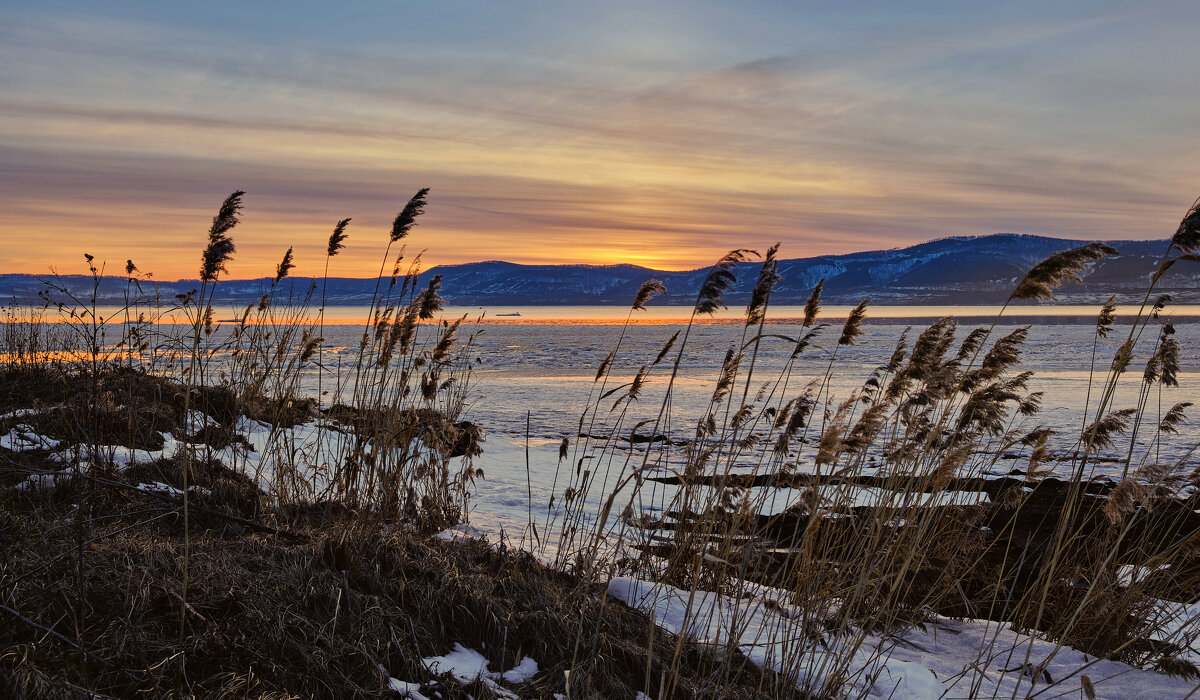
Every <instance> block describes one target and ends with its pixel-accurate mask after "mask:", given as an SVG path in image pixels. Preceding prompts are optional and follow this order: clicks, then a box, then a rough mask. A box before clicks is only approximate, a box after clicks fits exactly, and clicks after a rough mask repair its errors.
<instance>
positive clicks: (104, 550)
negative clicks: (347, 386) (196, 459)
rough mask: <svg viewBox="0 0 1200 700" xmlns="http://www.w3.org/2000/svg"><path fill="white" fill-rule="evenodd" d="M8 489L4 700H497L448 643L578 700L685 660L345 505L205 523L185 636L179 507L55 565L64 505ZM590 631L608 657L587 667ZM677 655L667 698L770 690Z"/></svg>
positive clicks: (471, 550) (631, 621) (130, 496)
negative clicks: (418, 691) (459, 669)
mask: <svg viewBox="0 0 1200 700" xmlns="http://www.w3.org/2000/svg"><path fill="white" fill-rule="evenodd" d="M11 495H12V494H11V492H6V494H5V498H4V499H3V500H2V501H0V525H2V526H3V528H2V530H0V531H2V532H4V533H5V534H4V535H3V536H0V546H3V551H2V554H3V561H4V562H5V568H4V570H3V576H2V577H0V605H3V606H5V609H4V610H0V616H4V617H5V618H6V620H5V624H3V625H0V648H2V649H4V650H5V651H4V652H3V653H2V654H0V694H6V695H8V696H11V697H22V696H24V697H55V696H73V695H74V694H75V693H76V692H79V691H82V690H84V689H86V691H88V692H93V693H99V694H102V695H106V696H116V697H132V696H137V695H139V694H146V695H149V696H154V697H157V696H163V695H171V694H174V693H182V694H186V695H195V696H203V697H394V695H393V694H392V691H390V690H388V688H387V681H388V677H394V678H399V679H402V680H405V681H408V682H412V683H427V684H432V683H436V684H438V685H437V690H439V691H440V692H441V693H442V697H445V698H463V697H467V695H468V694H470V695H473V696H474V697H491V695H490V692H491V691H489V690H488V689H486V688H485V687H484V686H482V685H480V684H475V685H468V686H462V685H460V684H459V683H457V682H455V681H453V680H450V679H448V678H446V677H437V676H435V675H434V674H433V673H431V671H430V670H429V669H427V668H426V667H425V666H424V664H423V663H422V662H421V659H422V658H424V657H429V656H435V655H441V654H445V653H447V652H449V651H450V650H451V649H452V648H453V645H454V644H455V643H460V644H462V645H464V646H466V647H470V648H473V649H478V650H480V651H481V652H482V653H483V654H484V655H485V656H487V658H488V660H489V662H490V668H491V669H492V670H507V669H508V668H511V667H513V666H515V665H516V664H517V663H518V662H519V661H520V660H521V658H522V657H524V656H530V657H533V658H534V659H535V660H536V661H537V662H538V665H539V667H540V670H539V673H538V674H537V675H536V676H535V677H534V678H533V680H532V681H530V682H529V683H527V684H524V685H523V686H521V687H519V688H518V690H519V692H520V693H521V695H522V696H524V697H549V696H550V695H551V694H552V693H555V692H564V691H565V680H564V678H565V676H564V673H563V672H564V671H566V670H568V669H571V670H574V671H575V673H572V677H573V678H575V679H576V682H575V683H574V685H573V687H572V689H571V697H576V698H581V697H595V698H607V697H632V696H633V695H634V694H635V692H636V691H638V690H641V689H642V688H643V686H644V680H645V678H646V674H647V670H649V672H650V674H651V676H652V677H653V678H654V679H655V682H656V683H657V679H658V678H659V676H660V675H661V671H662V670H663V669H665V668H668V667H669V666H670V660H671V658H672V657H673V656H674V654H675V645H676V640H675V639H674V638H670V637H664V636H663V635H661V634H659V635H652V634H651V633H650V629H649V628H650V626H651V624H652V623H650V622H649V621H648V620H647V619H646V618H645V617H644V616H643V615H641V614H639V613H635V612H633V611H630V610H627V609H624V608H623V607H621V606H619V605H617V604H615V603H612V602H611V601H609V602H608V603H607V604H605V603H604V602H603V601H602V599H601V597H600V596H599V595H598V594H597V590H595V589H593V588H591V587H589V586H582V587H581V586H580V585H579V584H578V581H577V580H576V579H574V578H573V577H570V576H567V575H565V574H562V573H557V572H554V571H552V570H549V569H547V568H545V567H543V566H542V565H540V564H538V563H537V562H536V561H534V560H533V558H532V557H531V556H529V555H528V554H524V553H518V552H513V551H507V550H504V549H497V548H494V547H491V546H489V545H487V544H486V543H484V542H481V541H476V540H459V541H454V542H446V541H441V540H438V539H436V538H434V539H429V538H421V537H416V536H413V535H412V534H410V533H407V532H405V531H402V530H398V529H395V528H390V529H386V530H385V531H380V530H377V529H367V528H364V527H359V526H356V521H355V520H354V519H352V518H351V519H346V518H345V517H344V516H345V515H346V513H345V512H339V511H337V510H336V509H331V510H329V511H327V512H326V513H325V516H326V517H323V518H322V517H316V518H313V519H312V520H311V521H310V523H309V524H305V525H304V526H303V527H301V528H300V529H299V530H297V531H296V535H297V536H296V537H293V538H280V537H277V536H271V535H264V534H259V533H253V532H248V531H245V530H242V529H240V528H237V527H236V526H229V524H228V523H225V524H221V523H219V522H211V523H207V524H206V523H205V522H204V520H203V519H202V518H201V517H200V516H199V514H198V513H197V511H196V510H193V511H192V513H191V517H192V522H191V527H192V537H191V543H190V552H189V556H190V567H191V576H192V581H193V582H192V584H191V586H190V587H189V595H188V599H187V616H186V625H187V630H186V632H187V634H186V635H185V637H184V638H183V639H182V641H181V640H180V638H179V636H178V629H177V624H178V610H179V606H180V601H179V599H178V594H177V592H176V589H177V581H178V578H179V577H180V575H181V567H182V561H183V553H184V545H183V542H182V531H181V528H182V523H181V522H180V521H179V520H178V519H176V518H173V517H164V516H169V515H173V514H174V512H175V511H174V510H173V509H171V508H170V507H168V506H163V505H161V504H159V503H158V502H155V501H148V500H147V499H146V498H145V497H144V495H140V494H136V493H126V492H110V493H106V494H105V495H104V497H103V507H101V503H100V502H97V503H96V504H94V507H93V508H92V509H93V510H94V511H96V516H97V517H96V519H94V520H93V523H94V529H93V530H92V531H91V532H89V533H88V534H89V539H88V544H87V546H85V547H84V548H83V550H82V552H81V553H79V556H76V555H75V553H71V555H70V556H63V557H60V558H49V559H47V558H46V557H44V556H43V554H42V553H43V552H48V551H55V550H56V549H57V548H56V547H55V540H56V539H57V538H58V537H61V536H63V534H64V528H65V529H67V530H69V526H67V525H63V524H62V523H61V521H62V519H63V518H64V517H65V516H66V515H67V514H68V513H69V511H70V501H71V500H72V499H71V498H69V497H67V496H69V495H70V494H68V493H67V492H63V493H60V494H59V496H60V498H58V499H55V500H54V501H53V502H38V503H35V502H32V501H27V500H22V499H20V498H15V499H14V498H12V497H11ZM74 495H78V494H74ZM152 513H153V514H152ZM81 581H82V586H80V585H79V583H80V582H81ZM16 615H20V618H17V617H16ZM581 623H582V626H583V629H585V630H587V631H588V634H589V635H594V636H595V638H596V640H597V642H596V643H597V649H598V653H596V654H595V655H592V656H590V657H587V658H584V659H579V658H576V654H575V652H576V648H575V640H576V634H577V632H578V630H579V629H580V625H581ZM34 625H38V626H40V627H37V626H34ZM46 630H50V631H51V632H47V631H46ZM652 638H654V639H655V640H656V641H655V642H654V643H653V644H650V645H649V646H648V641H647V640H650V639H652ZM683 649H684V652H683V654H682V662H681V663H679V664H676V673H677V674H679V677H678V680H677V684H678V686H679V688H680V689H679V690H678V691H677V692H676V694H675V697H680V698H683V697H711V698H718V697H746V698H750V697H765V695H756V694H755V693H754V692H753V691H752V690H750V689H751V688H754V687H761V686H762V684H763V682H764V679H763V677H762V675H761V673H760V672H759V671H757V670H756V669H754V668H753V667H751V666H748V665H747V664H745V663H744V662H743V663H742V664H741V665H740V666H739V668H740V671H738V672H737V673H736V674H733V675H732V676H731V677H730V678H729V679H728V680H727V681H715V680H713V679H711V678H709V677H708V676H707V671H708V670H710V669H712V668H715V663H716V661H715V659H714V658H712V656H711V654H710V653H709V652H707V651H705V650H704V649H702V648H701V647H699V646H697V645H694V644H693V643H691V642H688V643H685V644H684V645H683ZM648 658H650V659H652V660H653V661H652V662H651V664H650V666H649V669H648V667H647V659H648ZM380 667H382V668H384V669H386V672H387V675H385V674H384V673H383V672H381V670H380ZM432 687H433V686H432V685H430V686H427V688H432ZM429 694H432V693H431V692H430V693H429Z"/></svg>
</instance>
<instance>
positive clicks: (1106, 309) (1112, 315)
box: [1096, 295, 1117, 338]
mask: <svg viewBox="0 0 1200 700" xmlns="http://www.w3.org/2000/svg"><path fill="white" fill-rule="evenodd" d="M1116 322H1117V297H1116V295H1113V296H1110V297H1109V298H1108V301H1106V302H1104V306H1103V307H1101V309H1100V315H1099V316H1097V317H1096V335H1098V336H1100V337H1101V338H1107V337H1108V334H1109V333H1110V332H1111V331H1112V329H1113V324H1114V323H1116Z"/></svg>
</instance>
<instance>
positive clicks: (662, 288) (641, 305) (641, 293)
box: [633, 280, 667, 311]
mask: <svg viewBox="0 0 1200 700" xmlns="http://www.w3.org/2000/svg"><path fill="white" fill-rule="evenodd" d="M666 292H667V287H666V285H664V284H663V283H662V282H661V281H659V280H646V281H645V282H642V286H641V287H638V290H637V294H636V295H634V297H633V310H634V311H639V310H644V309H645V308H646V302H648V301H650V300H651V299H652V298H654V297H655V296H656V295H658V294H665V293H666Z"/></svg>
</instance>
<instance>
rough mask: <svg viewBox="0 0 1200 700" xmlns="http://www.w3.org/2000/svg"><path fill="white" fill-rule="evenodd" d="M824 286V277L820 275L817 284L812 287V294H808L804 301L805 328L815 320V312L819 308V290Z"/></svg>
mask: <svg viewBox="0 0 1200 700" xmlns="http://www.w3.org/2000/svg"><path fill="white" fill-rule="evenodd" d="M824 287H825V278H824V277H822V278H821V280H820V281H819V282H817V286H815V287H813V290H812V294H809V295H808V301H806V302H804V323H803V324H802V325H803V326H804V327H805V328H808V327H809V326H811V325H812V324H813V321H816V320H817V312H818V311H820V310H821V290H822V289H823V288H824Z"/></svg>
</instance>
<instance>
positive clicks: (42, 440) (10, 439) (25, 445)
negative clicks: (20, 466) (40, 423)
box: [0, 425, 59, 452]
mask: <svg viewBox="0 0 1200 700" xmlns="http://www.w3.org/2000/svg"><path fill="white" fill-rule="evenodd" d="M58 445H59V441H58V440H54V439H51V438H48V437H46V436H44V435H38V433H37V431H35V430H34V429H33V427H32V426H29V425H18V426H17V427H15V428H12V429H10V430H9V431H8V432H7V433H6V434H4V435H0V447H3V448H4V449H6V450H10V451H12V452H29V451H31V450H53V449H54V448H56V447H58Z"/></svg>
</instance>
